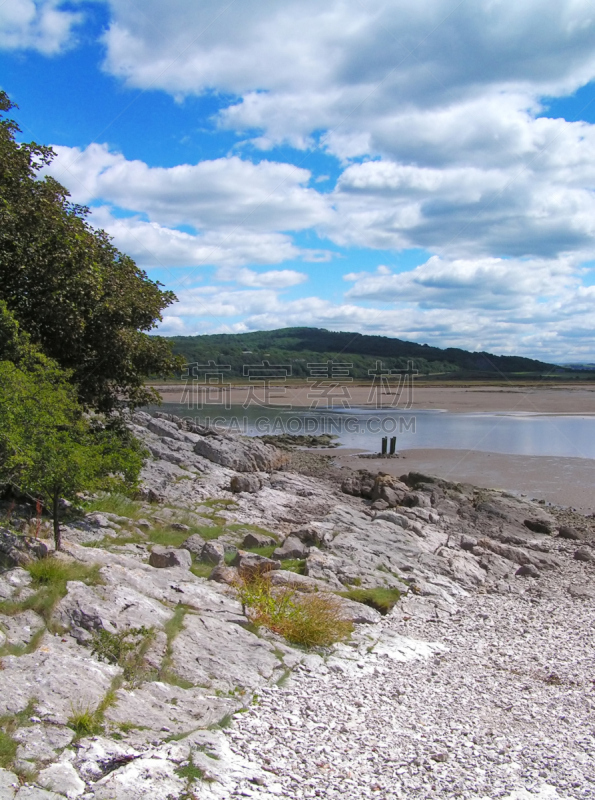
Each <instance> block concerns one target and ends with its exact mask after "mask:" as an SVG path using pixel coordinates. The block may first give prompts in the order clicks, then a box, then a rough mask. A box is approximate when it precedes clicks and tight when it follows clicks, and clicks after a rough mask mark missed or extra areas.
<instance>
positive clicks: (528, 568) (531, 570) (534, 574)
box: [515, 564, 539, 578]
mask: <svg viewBox="0 0 595 800" xmlns="http://www.w3.org/2000/svg"><path fill="white" fill-rule="evenodd" d="M515 575H525V576H526V577H529V578H539V570H538V569H537V567H536V566H535V565H534V564H523V566H522V567H519V568H518V569H517V571H516V572H515Z"/></svg>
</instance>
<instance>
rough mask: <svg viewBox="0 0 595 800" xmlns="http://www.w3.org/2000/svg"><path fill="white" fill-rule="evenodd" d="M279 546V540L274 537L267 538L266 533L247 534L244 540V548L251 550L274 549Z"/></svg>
mask: <svg viewBox="0 0 595 800" xmlns="http://www.w3.org/2000/svg"><path fill="white" fill-rule="evenodd" d="M275 544H277V540H276V539H275V538H274V537H273V536H267V535H266V534H264V533H256V532H254V533H252V532H250V533H247V534H246V535H245V536H244V538H243V540H242V547H244V548H246V550H249V549H251V548H253V547H272V546H273V545H275Z"/></svg>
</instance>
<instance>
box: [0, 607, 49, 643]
mask: <svg viewBox="0 0 595 800" xmlns="http://www.w3.org/2000/svg"><path fill="white" fill-rule="evenodd" d="M0 627H1V628H2V630H3V632H4V633H5V635H6V637H5V639H6V641H7V642H8V644H11V645H17V646H21V647H23V646H25V645H28V644H29V642H30V641H31V639H32V638H33V637H34V636H35V634H36V633H37V631H39V630H41V629H42V628H45V623H44V621H43V619H42V618H41V617H40V616H39V615H38V614H36V613H35V611H31V610H30V609H28V610H27V611H22V612H21V613H20V614H14V615H13V616H4V615H3V614H2V615H0Z"/></svg>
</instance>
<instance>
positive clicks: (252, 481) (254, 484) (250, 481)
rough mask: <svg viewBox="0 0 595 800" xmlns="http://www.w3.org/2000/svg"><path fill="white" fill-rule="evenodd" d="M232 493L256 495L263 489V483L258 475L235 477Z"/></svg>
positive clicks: (232, 480)
mask: <svg viewBox="0 0 595 800" xmlns="http://www.w3.org/2000/svg"><path fill="white" fill-rule="evenodd" d="M230 488H231V491H232V492H234V494H239V493H240V492H247V493H249V494H255V493H256V492H259V491H260V490H261V489H262V481H261V479H260V478H259V476H258V475H249V474H248V475H234V476H233V478H232V479H231V483H230Z"/></svg>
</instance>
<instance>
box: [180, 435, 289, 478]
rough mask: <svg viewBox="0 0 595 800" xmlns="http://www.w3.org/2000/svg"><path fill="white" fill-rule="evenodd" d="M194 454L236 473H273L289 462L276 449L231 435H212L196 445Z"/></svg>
mask: <svg viewBox="0 0 595 800" xmlns="http://www.w3.org/2000/svg"><path fill="white" fill-rule="evenodd" d="M194 452H195V453H197V454H198V455H199V456H203V458H206V459H208V460H209V461H213V462H214V463H215V464H221V466H223V467H229V469H233V470H235V471H236V472H272V471H273V470H276V469H279V468H280V467H282V466H284V464H285V463H286V462H287V456H286V455H285V454H284V453H282V452H281V451H280V450H278V449H277V448H276V447H272V446H271V445H268V444H264V443H263V442H261V441H259V440H258V439H248V438H239V437H234V436H232V435H231V434H215V433H211V435H209V436H205V437H203V438H201V439H200V440H199V441H198V442H197V443H196V444H195V445H194Z"/></svg>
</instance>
